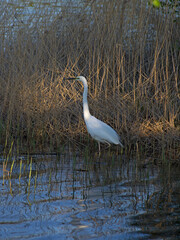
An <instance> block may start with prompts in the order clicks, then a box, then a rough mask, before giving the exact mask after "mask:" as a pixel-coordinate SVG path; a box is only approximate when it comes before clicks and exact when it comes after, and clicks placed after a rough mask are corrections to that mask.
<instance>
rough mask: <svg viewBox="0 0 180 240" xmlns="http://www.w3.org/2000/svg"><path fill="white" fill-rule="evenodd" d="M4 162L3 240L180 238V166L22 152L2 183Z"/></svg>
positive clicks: (0, 226) (0, 194)
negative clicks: (27, 154) (33, 154)
mask: <svg viewBox="0 0 180 240" xmlns="http://www.w3.org/2000/svg"><path fill="white" fill-rule="evenodd" d="M3 161H4V160H3V158H1V159H0V239H168V240H169V239H180V238H179V236H180V174H179V172H180V171H179V168H178V166H170V165H168V164H165V165H160V166H157V165H153V164H147V165H146V166H144V165H143V164H141V160H138V161H137V160H136V159H134V158H127V157H125V156H116V154H114V155H111V156H107V157H106V156H103V157H102V158H101V159H100V161H98V160H97V158H96V157H94V156H86V157H83V156H82V155H80V154H79V155H78V154H77V153H76V154H75V153H67V154H63V155H61V156H32V158H31V157H27V156H22V157H18V158H16V159H15V158H14V159H11V160H10V159H9V160H8V163H7V170H9V172H7V171H4V184H3ZM13 161H14V165H13V164H12V163H13ZM11 168H12V173H11Z"/></svg>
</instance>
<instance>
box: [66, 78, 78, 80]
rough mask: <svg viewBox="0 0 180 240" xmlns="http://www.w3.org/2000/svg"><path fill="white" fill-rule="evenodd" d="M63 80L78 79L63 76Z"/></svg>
mask: <svg viewBox="0 0 180 240" xmlns="http://www.w3.org/2000/svg"><path fill="white" fill-rule="evenodd" d="M63 80H76V78H63Z"/></svg>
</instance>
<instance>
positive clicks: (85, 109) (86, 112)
mask: <svg viewBox="0 0 180 240" xmlns="http://www.w3.org/2000/svg"><path fill="white" fill-rule="evenodd" d="M83 85H84V92H83V114H84V119H85V120H87V119H88V118H89V117H90V116H91V114H90V112H89V107H88V101H87V92H88V85H87V82H83Z"/></svg>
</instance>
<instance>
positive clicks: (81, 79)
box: [65, 76, 87, 85]
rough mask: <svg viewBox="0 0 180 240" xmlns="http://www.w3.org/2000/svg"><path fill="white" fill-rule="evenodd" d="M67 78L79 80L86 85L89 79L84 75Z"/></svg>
mask: <svg viewBox="0 0 180 240" xmlns="http://www.w3.org/2000/svg"><path fill="white" fill-rule="evenodd" d="M65 80H77V81H81V82H83V84H84V85H87V80H86V78H85V77H83V76H78V77H74V78H65Z"/></svg>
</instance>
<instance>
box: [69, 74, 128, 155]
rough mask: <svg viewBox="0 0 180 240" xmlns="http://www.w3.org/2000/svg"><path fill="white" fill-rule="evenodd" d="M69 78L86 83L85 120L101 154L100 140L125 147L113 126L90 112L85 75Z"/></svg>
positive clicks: (84, 93) (84, 98) (84, 96)
mask: <svg viewBox="0 0 180 240" xmlns="http://www.w3.org/2000/svg"><path fill="white" fill-rule="evenodd" d="M68 79H69V80H73V79H74V80H77V81H81V82H82V83H83V85H84V92H83V115H84V120H85V123H86V127H87V130H88V132H89V134H90V135H91V137H92V138H94V139H95V140H96V141H98V144H99V154H100V142H102V143H107V144H109V145H110V144H111V143H113V144H116V145H118V144H119V145H120V146H121V147H123V145H122V143H121V141H120V137H119V135H118V134H117V133H116V131H115V130H114V129H113V128H111V127H110V126H109V125H107V124H106V123H104V122H102V121H101V120H99V119H97V118H95V117H94V116H92V115H91V114H90V112H89V107H88V101H87V92H88V85H87V80H86V78H85V77H82V76H79V77H76V78H68Z"/></svg>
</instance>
